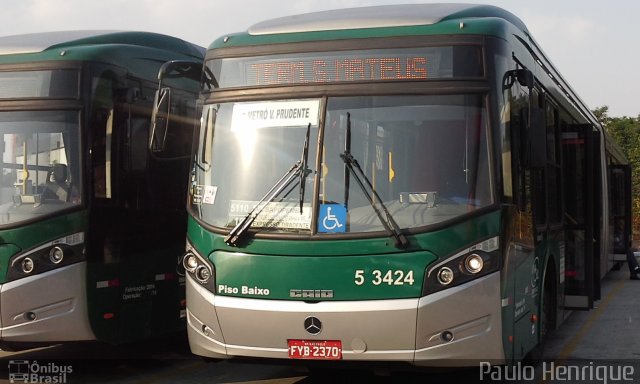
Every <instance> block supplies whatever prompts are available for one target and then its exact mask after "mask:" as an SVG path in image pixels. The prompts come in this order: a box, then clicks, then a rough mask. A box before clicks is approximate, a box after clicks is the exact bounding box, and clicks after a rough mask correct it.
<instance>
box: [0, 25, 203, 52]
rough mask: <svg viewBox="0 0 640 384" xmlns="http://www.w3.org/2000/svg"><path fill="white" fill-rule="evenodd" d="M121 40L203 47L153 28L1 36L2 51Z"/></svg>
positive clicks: (168, 46) (189, 49) (175, 48)
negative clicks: (163, 33)
mask: <svg viewBox="0 0 640 384" xmlns="http://www.w3.org/2000/svg"><path fill="white" fill-rule="evenodd" d="M104 44H119V45H130V46H140V47H146V48H156V49H161V50H168V51H173V52H178V53H181V54H184V55H186V56H195V57H202V56H203V53H204V50H203V49H202V48H201V47H198V46H196V45H193V44H191V43H188V42H186V41H184V40H181V39H178V38H175V37H171V36H167V35H162V34H158V33H152V32H137V31H136V32H129V31H97V30H96V31H92V30H78V31H54V32H41V33H31V34H23V35H12V36H3V37H0V55H14V54H30V53H42V52H45V51H49V50H54V49H60V48H65V47H73V46H92V45H104Z"/></svg>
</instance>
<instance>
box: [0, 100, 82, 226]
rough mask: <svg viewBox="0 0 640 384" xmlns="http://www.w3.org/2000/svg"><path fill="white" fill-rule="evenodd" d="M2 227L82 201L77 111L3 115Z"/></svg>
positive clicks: (0, 126)
mask: <svg viewBox="0 0 640 384" xmlns="http://www.w3.org/2000/svg"><path fill="white" fill-rule="evenodd" d="M0 135H1V137H2V142H1V143H2V163H0V168H1V171H2V173H1V177H0V225H4V224H13V223H16V222H20V221H23V220H30V219H34V218H36V217H38V216H42V215H47V214H51V213H53V212H56V211H59V210H62V209H66V208H69V207H72V206H75V205H78V204H80V203H81V200H80V197H81V193H80V192H81V191H80V185H81V184H80V177H79V174H80V169H79V166H80V160H79V132H78V113H77V112H72V111H22V112H2V113H0Z"/></svg>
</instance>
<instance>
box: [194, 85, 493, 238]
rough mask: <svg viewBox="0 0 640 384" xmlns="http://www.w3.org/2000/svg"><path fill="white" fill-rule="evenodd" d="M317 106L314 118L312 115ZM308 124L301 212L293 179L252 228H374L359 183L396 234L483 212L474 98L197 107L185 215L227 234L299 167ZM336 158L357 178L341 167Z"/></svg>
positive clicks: (479, 99) (483, 150) (486, 198)
mask: <svg viewBox="0 0 640 384" xmlns="http://www.w3.org/2000/svg"><path fill="white" fill-rule="evenodd" d="M324 103H326V114H325V115H324V116H320V113H319V112H318V111H322V110H325V104H324ZM321 122H323V124H324V127H323V134H322V135H321V137H322V142H321V143H320V145H318V138H319V133H320V131H319V126H320V124H321ZM309 124H311V135H310V143H309V154H308V157H309V161H308V169H309V170H310V173H309V177H307V178H306V181H305V183H306V188H305V190H306V193H305V196H304V199H303V201H302V206H303V208H302V212H301V210H300V194H299V193H298V191H299V189H300V185H299V182H298V181H297V179H296V182H294V183H292V184H291V185H289V187H288V188H287V189H286V190H285V191H283V192H282V193H281V194H280V195H279V196H277V197H276V198H275V199H273V201H272V202H269V203H268V204H267V205H266V207H265V208H264V209H263V210H262V211H261V212H260V214H259V215H258V217H257V218H256V220H255V221H254V223H253V225H252V228H259V231H260V232H266V231H285V232H306V233H309V232H310V231H312V230H313V231H315V232H318V233H345V232H371V231H384V230H385V227H386V226H385V225H384V223H383V222H382V220H383V218H382V217H381V215H379V214H378V213H376V210H375V209H374V208H373V206H372V205H373V204H378V205H380V202H379V201H378V199H377V198H374V197H373V194H372V193H368V191H367V188H363V187H361V186H360V183H362V184H364V185H365V186H366V185H367V183H369V184H371V186H372V187H373V189H374V190H375V192H376V194H377V195H378V196H379V198H380V200H381V202H382V205H384V208H386V209H387V210H388V211H389V213H390V214H391V216H392V218H393V220H395V222H396V223H397V224H398V226H399V227H400V228H415V227H421V226H426V225H430V224H435V223H438V222H442V221H446V220H450V219H454V218H456V217H459V216H461V215H465V214H468V213H470V212H473V211H474V210H476V209H478V208H481V207H484V206H487V205H490V204H492V193H491V182H490V172H489V160H488V158H489V156H488V138H487V127H486V124H487V121H486V114H485V107H484V97H483V96H481V95H440V96H368V97H362V96H360V97H333V98H332V97H330V98H327V99H322V100H321V99H313V100H283V101H268V102H248V103H247V102H245V103H225V104H219V105H215V106H209V107H208V108H205V111H204V115H203V119H202V127H201V129H200V147H199V149H198V153H197V158H196V166H195V167H194V170H195V176H194V180H193V185H192V191H191V195H192V198H191V206H192V208H193V211H194V212H195V213H196V214H197V215H198V216H199V217H200V218H201V219H202V220H204V221H206V222H207V223H209V224H211V225H214V226H218V227H226V228H229V227H232V226H234V225H235V224H236V223H237V222H238V221H240V220H242V218H243V217H244V216H246V215H247V214H248V213H249V212H250V211H251V210H252V209H253V207H255V206H256V205H257V203H258V202H259V201H260V199H261V198H262V197H263V196H264V195H265V194H266V193H267V192H268V191H269V189H270V188H271V187H272V186H273V185H274V184H276V183H277V181H278V180H279V179H280V178H281V177H282V175H283V174H285V173H286V171H287V170H288V169H289V168H291V167H292V166H293V165H295V164H296V162H297V161H299V160H300V158H301V153H302V148H303V144H304V141H305V133H306V130H307V126H308V125H309ZM347 127H349V128H347ZM318 148H320V150H321V152H320V153H319V154H318V153H317V149H318ZM345 155H350V156H352V157H353V160H355V161H356V162H357V165H358V166H359V167H360V168H361V169H362V171H363V173H364V177H360V176H359V175H354V172H353V171H352V170H349V168H348V167H347V166H346V165H345V162H344V157H345ZM316 164H318V166H316ZM315 182H317V183H318V184H317V185H315V184H314V183H315ZM316 191H317V192H316ZM316 193H317V196H315V195H314V194H316ZM312 204H315V206H316V207H317V212H316V214H315V215H313V217H316V218H317V220H316V222H314V223H312V222H311V220H312V206H313V205H312ZM378 211H379V210H378Z"/></svg>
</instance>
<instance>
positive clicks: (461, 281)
mask: <svg viewBox="0 0 640 384" xmlns="http://www.w3.org/2000/svg"><path fill="white" fill-rule="evenodd" d="M488 40H491V39H488ZM399 41H400V40H394V39H378V40H376V39H370V40H367V43H366V47H363V44H362V42H361V41H351V42H349V41H347V42H345V41H342V42H339V43H334V44H333V45H332V43H331V42H322V43H320V44H314V43H313V42H310V43H304V44H299V45H295V44H292V45H291V46H284V45H281V46H277V47H275V46H274V47H269V49H270V50H271V51H267V50H266V49H265V52H264V54H263V53H262V52H260V51H259V49H255V47H252V48H251V49H247V48H244V49H243V48H237V49H236V50H234V49H224V48H223V49H220V50H219V51H218V52H216V51H215V50H214V51H213V52H212V51H210V53H209V56H208V58H209V60H208V61H207V64H206V65H207V67H208V68H209V69H210V70H211V73H212V74H213V75H214V77H215V80H216V82H217V84H218V85H219V88H218V89H215V90H214V91H213V92H211V93H210V94H208V98H207V100H206V102H205V105H204V108H203V115H202V120H201V127H200V132H199V137H200V139H199V147H198V148H197V149H196V153H195V155H194V159H195V162H194V167H193V173H194V177H193V179H192V183H191V187H190V194H191V196H190V203H189V210H190V213H191V216H192V217H191V220H190V222H189V233H188V241H189V244H188V248H189V251H188V253H187V255H186V257H185V259H184V262H185V267H186V269H187V271H188V279H187V303H188V308H187V309H188V311H187V312H188V322H189V339H190V343H191V348H192V351H193V352H195V353H196V354H200V355H204V356H209V357H217V358H220V357H231V356H258V357H270V358H283V359H295V358H301V359H344V360H369V361H373V360H389V361H402V362H410V363H415V364H419V365H430V364H435V365H441V364H451V365H468V364H470V362H471V361H473V362H474V363H473V364H475V362H477V361H478V360H480V359H482V360H483V361H500V360H503V359H504V357H505V353H504V350H503V345H502V329H501V317H502V304H503V301H501V288H500V286H501V284H500V282H501V280H500V272H499V270H500V266H501V256H500V255H501V252H502V251H501V237H500V231H501V225H502V224H501V214H502V213H501V211H500V209H499V205H498V195H499V193H500V192H499V191H500V190H499V189H498V187H497V185H499V184H498V183H497V179H498V176H497V174H498V172H497V171H496V169H497V167H496V166H497V159H496V156H499V155H495V153H494V147H495V143H496V142H497V143H500V141H501V140H502V139H499V138H497V136H499V135H500V130H499V129H498V128H497V127H496V126H499V125H500V123H499V122H495V123H494V122H492V121H493V120H492V119H496V117H497V114H495V113H494V112H492V104H493V103H494V102H495V100H497V97H495V98H494V94H493V93H492V91H490V90H491V89H492V82H494V81H495V80H494V75H492V74H491V73H490V72H491V70H489V69H488V68H493V67H494V63H493V60H494V57H496V58H497V57H501V58H502V57H503V56H502V54H500V55H498V54H495V55H494V53H489V54H488V53H487V51H488V48H487V46H484V45H483V44H484V42H485V40H483V39H481V38H477V39H476V38H471V37H466V38H460V39H454V40H441V39H434V40H433V41H431V40H428V39H419V38H414V39H411V38H407V39H404V40H403V41H402V47H401V48H397V46H398V42H399ZM501 44H502V43H501ZM300 50H303V51H304V52H305V53H299V52H297V51H300ZM296 52H297V53H296ZM496 60H497V59H496ZM500 66H501V68H502V67H504V63H501V64H500ZM500 81H502V80H501V79H500V80H497V81H496V82H500ZM497 121H498V120H497ZM492 127H496V128H495V129H494V128H492ZM503 133H504V132H503Z"/></svg>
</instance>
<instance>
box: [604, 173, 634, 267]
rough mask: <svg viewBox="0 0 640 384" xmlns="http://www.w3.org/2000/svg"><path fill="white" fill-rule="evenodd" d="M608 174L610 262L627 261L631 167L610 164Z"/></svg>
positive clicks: (629, 241)
mask: <svg viewBox="0 0 640 384" xmlns="http://www.w3.org/2000/svg"><path fill="white" fill-rule="evenodd" d="M609 172H610V180H611V181H610V185H609V188H610V189H609V192H610V201H611V209H610V210H611V212H610V218H611V219H610V220H611V222H610V226H611V227H612V233H613V249H612V257H611V258H612V261H624V262H626V260H627V251H628V250H629V246H630V245H631V233H632V229H631V224H632V223H631V221H632V220H631V166H630V165H629V164H612V165H611V168H610V169H609Z"/></svg>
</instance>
